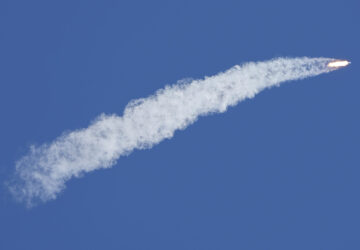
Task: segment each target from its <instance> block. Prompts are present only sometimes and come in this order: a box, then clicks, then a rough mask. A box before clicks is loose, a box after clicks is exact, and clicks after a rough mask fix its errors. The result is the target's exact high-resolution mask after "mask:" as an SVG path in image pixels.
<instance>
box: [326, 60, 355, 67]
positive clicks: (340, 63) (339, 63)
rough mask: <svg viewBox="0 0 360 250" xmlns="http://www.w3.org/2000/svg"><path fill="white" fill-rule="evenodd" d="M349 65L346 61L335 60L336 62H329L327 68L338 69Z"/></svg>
mask: <svg viewBox="0 0 360 250" xmlns="http://www.w3.org/2000/svg"><path fill="white" fill-rule="evenodd" d="M349 64H350V62H349V61H347V60H336V61H333V62H330V63H329V64H328V67H330V68H339V67H345V66H348V65H349Z"/></svg>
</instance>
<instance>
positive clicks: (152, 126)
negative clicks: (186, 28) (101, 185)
mask: <svg viewBox="0 0 360 250" xmlns="http://www.w3.org/2000/svg"><path fill="white" fill-rule="evenodd" d="M332 61H334V59H330V58H307V57H302V58H277V59H274V60H270V61H265V62H258V63H247V64H244V65H242V66H238V65H237V66H234V67H233V68H231V69H229V70H227V71H225V72H223V73H219V74H217V75H215V76H212V77H205V79H201V80H193V81H192V82H190V83H187V84H184V83H180V84H175V85H172V86H166V87H165V88H163V89H160V90H158V91H157V92H156V93H155V94H154V95H152V96H150V97H147V98H141V99H137V100H135V101H131V102H130V103H129V104H128V106H127V107H126V108H125V110H124V114H123V116H117V115H104V114H103V115H100V116H99V117H98V118H97V119H96V120H95V121H94V122H93V123H92V124H91V125H90V126H89V127H87V128H84V129H80V130H76V131H73V132H70V133H67V134H64V135H62V136H60V137H58V138H57V139H55V140H54V141H53V142H51V143H47V144H43V145H41V146H38V147H35V146H32V147H31V148H30V152H29V153H28V154H27V155H25V156H24V157H22V158H21V159H20V160H18V161H17V162H16V171H15V176H14V178H13V180H12V181H11V182H9V183H8V186H9V189H10V191H11V193H12V194H13V195H14V197H15V198H16V199H17V200H19V201H22V202H24V203H26V204H27V206H32V205H34V204H36V203H37V202H38V201H42V202H45V201H48V200H52V199H55V198H56V197H57V195H58V194H59V193H60V192H61V191H62V190H63V189H64V188H65V183H66V181H68V180H69V179H71V178H72V177H80V176H82V175H83V174H84V173H86V172H90V171H93V170H96V169H100V168H109V167H111V166H113V165H114V164H115V163H116V161H117V159H118V158H119V157H121V156H123V155H126V154H129V153H131V152H132V151H133V150H134V149H145V148H151V147H152V146H154V145H155V144H157V143H159V142H161V141H162V140H164V139H169V138H171V137H172V136H173V135H174V132H175V131H176V130H180V129H185V128H186V127H187V126H189V125H190V124H192V123H194V122H195V121H196V120H197V119H198V118H199V117H200V116H205V115H208V114H211V113H221V112H225V111H226V110H227V108H228V107H230V106H234V105H236V104H237V103H238V102H240V101H242V100H244V99H247V98H252V97H254V96H255V95H256V94H257V93H259V92H260V91H262V90H264V89H265V88H269V87H272V86H276V85H279V84H280V83H282V82H285V81H290V80H296V79H302V78H306V77H310V76H316V75H319V74H322V73H326V72H330V71H333V70H335V69H337V68H332V67H329V66H328V64H329V63H330V62H332Z"/></svg>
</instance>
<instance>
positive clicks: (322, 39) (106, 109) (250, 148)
mask: <svg viewBox="0 0 360 250" xmlns="http://www.w3.org/2000/svg"><path fill="white" fill-rule="evenodd" d="M359 7H360V3H359V1H355V0H354V1H307V0H305V1H297V2H293V1H178V2H171V1H151V2H150V1H77V0H72V1H56V2H55V1H7V0H3V1H1V2H0V44H1V46H0V68H1V74H0V113H1V115H2V119H1V129H0V138H1V140H0V149H1V152H2V157H1V158H0V181H1V183H4V181H6V180H7V179H8V178H9V176H11V174H12V173H13V171H14V162H15V161H16V160H18V159H19V158H21V157H22V156H23V155H24V154H26V153H27V152H28V147H29V146H30V145H32V144H36V145H39V144H42V143H45V142H50V141H52V140H53V139H54V138H56V137H57V136H59V135H60V134H62V133H63V132H64V131H71V130H74V129H79V128H83V127H87V126H88V124H89V122H90V121H92V120H93V119H94V118H96V117H97V116H98V115H99V114H100V113H107V114H111V113H116V114H120V115H121V114H122V112H123V110H124V107H125V106H126V104H127V103H128V102H129V101H130V100H131V99H134V98H139V97H146V96H148V95H150V94H152V93H153V92H154V91H156V90H157V89H159V88H161V87H163V86H164V85H166V84H171V83H175V82H176V81H177V80H179V79H182V78H186V77H193V78H201V77H203V76H205V75H213V74H216V73H218V72H219V71H223V70H226V69H228V68H230V67H231V66H233V65H235V64H239V63H244V62H247V61H260V60H266V59H271V58H273V57H279V56H291V57H293V56H294V57H295V56H310V57H317V56H325V57H334V58H345V59H349V60H351V61H352V64H351V66H350V67H348V68H345V69H342V70H339V71H336V72H332V73H331V74H326V75H321V76H318V77H315V78H309V79H305V80H302V81H296V82H292V83H287V84H284V85H282V86H281V87H280V88H274V89H271V90H266V91H264V92H262V93H260V94H259V95H258V96H257V97H256V98H254V99H251V100H248V101H245V102H242V103H240V104H239V105H238V106H236V107H234V108H231V109H229V111H228V112H226V113H224V114H220V115H214V116H208V117H204V118H201V119H200V120H199V121H198V122H197V123H195V124H194V125H192V126H190V127H189V128H187V129H186V130H184V131H180V132H176V134H175V137H174V138H173V139H171V140H166V141H164V142H162V143H161V144H159V145H157V146H156V147H154V148H152V149H151V150H143V151H135V152H134V153H132V154H131V155H129V156H127V157H124V158H121V159H120V160H119V161H118V164H117V165H116V167H114V168H111V169H108V170H99V171H95V172H92V173H90V174H87V175H86V176H85V177H84V178H81V179H72V180H71V181H70V182H68V183H67V189H66V190H65V191H64V192H63V193H62V194H61V195H60V196H59V198H58V199H56V200H55V201H51V202H48V203H46V204H42V205H39V206H37V207H35V208H32V209H26V208H25V207H24V206H23V205H22V204H18V203H16V202H14V200H13V199H12V197H11V196H10V195H9V194H8V192H7V191H6V189H5V188H1V190H0V212H1V213H0V249H10V250H12V249H157V250H159V249H229V250H230V249H359V248H360V240H359V237H358V235H359V234H360V229H359V226H358V225H359V223H360V216H359V213H358V211H359V210H360V201H359V199H358V198H357V197H358V190H359V189H360V184H359V181H358V179H359V175H360V169H359V166H360V164H359V163H360V161H359V157H358V151H359V148H360V147H359V146H360V145H359V139H360V133H359V130H358V128H359V127H360V119H359V116H358V107H359V104H360V100H359V98H358V92H359V90H360V87H359V81H358V78H359V77H358V63H357V62H358V61H359V57H360V55H359V51H360V50H359V44H360V35H359V32H358V26H359V23H360V17H359V14H358V10H359Z"/></svg>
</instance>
